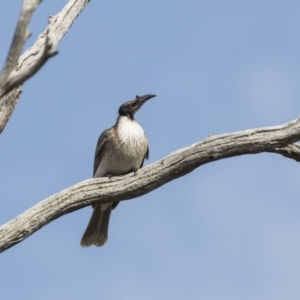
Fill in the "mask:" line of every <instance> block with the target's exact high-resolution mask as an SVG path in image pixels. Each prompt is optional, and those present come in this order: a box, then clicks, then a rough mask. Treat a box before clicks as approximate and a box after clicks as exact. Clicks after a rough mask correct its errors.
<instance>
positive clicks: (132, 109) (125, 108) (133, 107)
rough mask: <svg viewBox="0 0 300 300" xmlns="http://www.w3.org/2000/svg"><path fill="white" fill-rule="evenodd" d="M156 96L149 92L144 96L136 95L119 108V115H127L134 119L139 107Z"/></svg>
mask: <svg viewBox="0 0 300 300" xmlns="http://www.w3.org/2000/svg"><path fill="white" fill-rule="evenodd" d="M153 97H156V95H153V94H149V95H144V96H136V98H135V100H131V101H127V102H126V103H124V104H122V105H121V106H120V108H119V116H127V117H130V118H132V119H133V116H134V114H135V113H136V112H137V111H138V110H139V108H140V107H141V106H142V105H143V104H144V103H145V102H146V101H147V100H149V99H151V98H153Z"/></svg>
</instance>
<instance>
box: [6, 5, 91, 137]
mask: <svg viewBox="0 0 300 300" xmlns="http://www.w3.org/2000/svg"><path fill="white" fill-rule="evenodd" d="M39 2H40V0H24V4H23V9H22V12H21V15H20V18H19V22H18V25H17V28H16V32H15V36H14V39H13V42H12V45H11V48H10V51H9V55H8V58H7V61H6V64H5V67H4V69H3V71H2V74H1V75H0V133H1V132H2V131H3V130H4V128H5V126H6V124H7V123H8V121H9V119H10V117H11V115H12V113H13V111H14V108H15V106H16V104H17V102H18V99H19V95H20V92H21V87H20V85H21V84H23V83H24V82H25V81H26V80H27V79H28V78H30V77H31V76H32V75H34V74H35V73H36V72H37V71H38V70H39V69H40V68H41V67H42V66H43V65H44V64H45V63H46V61H47V60H48V59H49V58H50V57H52V56H54V55H55V54H56V53H57V52H56V51H55V49H56V47H57V45H58V43H59V41H60V40H61V39H62V37H63V36H64V35H65V34H66V32H67V31H68V30H69V28H70V27H71V25H72V24H73V22H74V21H75V19H76V18H77V17H78V15H79V14H80V13H81V12H82V11H83V9H84V8H85V6H86V4H87V3H88V2H89V0H69V2H68V3H67V4H66V5H65V7H64V8H63V9H62V10H61V12H59V13H58V14H57V15H55V16H51V17H49V24H48V26H47V28H46V30H45V31H44V32H43V33H42V34H40V35H39V37H38V38H37V40H36V42H35V44H34V45H33V46H32V47H31V48H29V49H27V50H26V51H25V53H24V54H23V55H22V56H21V57H20V58H19V55H20V53H21V50H22V48H23V46H24V43H25V41H26V38H27V37H28V32H29V31H28V29H27V25H28V22H29V21H30V18H31V16H32V14H33V12H34V10H35V8H36V7H37V5H38V4H39ZM18 58H19V60H18ZM17 60H18V65H16V62H17Z"/></svg>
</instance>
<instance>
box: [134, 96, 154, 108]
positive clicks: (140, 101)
mask: <svg viewBox="0 0 300 300" xmlns="http://www.w3.org/2000/svg"><path fill="white" fill-rule="evenodd" d="M153 97H156V95H154V94H148V95H144V96H136V98H135V101H136V106H137V109H139V108H140V107H141V106H142V105H143V104H144V103H145V102H146V101H147V100H149V99H151V98H153Z"/></svg>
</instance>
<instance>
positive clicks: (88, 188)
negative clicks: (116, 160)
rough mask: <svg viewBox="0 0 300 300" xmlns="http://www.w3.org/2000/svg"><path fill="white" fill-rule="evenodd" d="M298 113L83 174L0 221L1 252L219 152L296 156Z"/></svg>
mask: <svg viewBox="0 0 300 300" xmlns="http://www.w3.org/2000/svg"><path fill="white" fill-rule="evenodd" d="M298 140H300V118H299V119H297V120H294V121H292V122H289V123H286V124H283V125H279V126H274V127H266V128H258V129H251V130H245V131H241V132H235V133H230V134H223V135H218V136H211V137H209V138H207V139H205V140H203V141H201V142H198V143H196V144H193V145H191V146H189V147H186V148H183V149H180V150H178V151H176V152H174V153H172V154H170V155H169V156H167V157H165V158H163V159H161V160H160V161H157V162H155V163H153V164H151V165H149V166H147V167H145V168H142V169H141V170H139V171H138V173H137V175H134V174H133V173H131V174H128V175H126V176H120V177H113V178H112V179H111V180H110V179H108V178H97V179H88V180H85V181H83V182H80V183H78V184H76V185H74V186H72V187H70V188H68V189H66V190H63V191H61V192H59V193H57V194H55V195H53V196H51V197H49V198H47V199H45V200H43V201H41V202H39V203H38V204H36V205H35V206H33V207H32V208H30V209H28V210H27V211H25V212H24V213H22V214H21V215H19V216H18V217H16V218H15V219H13V220H11V221H9V222H8V223H6V224H4V225H2V226H1V227H0V252H2V251H5V250H6V249H8V248H10V247H12V246H14V245H15V244H17V243H19V242H21V241H22V240H24V239H25V238H27V237H28V236H30V235H31V234H33V233H34V232H35V231H37V230H38V229H40V228H42V227H43V226H45V225H46V224H48V223H50V222H52V221H53V220H55V219H57V218H59V217H61V216H63V215H65V214H67V213H70V212H73V211H75V210H78V209H80V208H83V207H85V206H88V205H91V204H95V203H97V202H101V203H105V202H113V201H122V200H128V199H133V198H136V197H139V196H142V195H144V194H147V193H149V192H151V191H153V190H154V189H157V188H159V187H160V186H162V185H164V184H165V183H167V182H169V181H171V180H174V179H176V178H178V177H181V176H184V175H186V174H187V173H189V172H191V171H193V170H194V169H195V168H197V167H199V166H201V165H204V164H207V163H210V162H213V161H217V160H220V159H224V158H229V157H233V156H239V155H244V154H256V153H261V152H274V153H279V154H282V155H284V156H285V157H289V158H292V159H295V160H296V161H299V157H300V147H299V146H298V145H290V144H292V143H295V142H297V141H298Z"/></svg>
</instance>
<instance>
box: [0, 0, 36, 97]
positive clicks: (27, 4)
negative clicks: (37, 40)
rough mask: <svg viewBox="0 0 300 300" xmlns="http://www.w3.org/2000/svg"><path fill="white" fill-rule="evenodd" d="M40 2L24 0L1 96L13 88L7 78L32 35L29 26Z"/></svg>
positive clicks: (0, 87) (0, 80) (1, 83)
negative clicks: (8, 83) (9, 85)
mask: <svg viewBox="0 0 300 300" xmlns="http://www.w3.org/2000/svg"><path fill="white" fill-rule="evenodd" d="M39 4H40V0H24V1H23V6H22V11H21V14H20V17H19V20H18V24H17V27H16V30H15V34H14V37H13V40H12V43H11V46H10V50H9V53H8V56H7V59H6V63H5V66H4V68H3V70H2V72H1V75H0V97H2V96H4V95H5V94H7V93H8V92H10V91H11V89H9V87H8V86H7V78H8V77H9V76H10V75H11V72H12V71H13V70H14V68H15V67H16V65H17V62H18V59H19V57H20V54H21V51H22V49H23V46H24V44H25V42H26V40H27V38H28V37H29V36H30V32H29V30H28V27H27V26H28V24H29V21H30V19H31V17H32V15H33V13H34V11H35V10H36V8H37V6H38V5H39Z"/></svg>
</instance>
